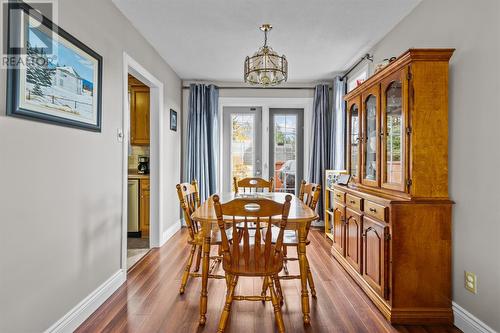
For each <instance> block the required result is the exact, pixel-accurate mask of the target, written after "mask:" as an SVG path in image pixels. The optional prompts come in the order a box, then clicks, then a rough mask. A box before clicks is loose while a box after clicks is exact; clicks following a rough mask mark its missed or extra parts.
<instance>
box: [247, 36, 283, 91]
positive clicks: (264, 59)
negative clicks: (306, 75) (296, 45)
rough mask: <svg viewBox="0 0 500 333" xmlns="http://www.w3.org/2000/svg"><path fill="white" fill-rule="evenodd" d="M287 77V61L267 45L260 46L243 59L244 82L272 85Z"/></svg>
mask: <svg viewBox="0 0 500 333" xmlns="http://www.w3.org/2000/svg"><path fill="white" fill-rule="evenodd" d="M287 79H288V61H287V60H286V58H285V56H284V55H282V56H280V55H278V53H276V52H275V51H273V49H272V48H270V47H269V46H263V47H261V48H260V49H259V50H258V51H257V52H255V54H254V55H253V56H251V57H246V59H245V82H248V83H250V84H260V85H262V86H274V85H277V84H280V83H281V82H286V80H287Z"/></svg>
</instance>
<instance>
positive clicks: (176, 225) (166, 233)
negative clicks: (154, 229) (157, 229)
mask: <svg viewBox="0 0 500 333" xmlns="http://www.w3.org/2000/svg"><path fill="white" fill-rule="evenodd" d="M181 224H182V222H181V220H177V221H175V223H174V224H172V225H171V226H170V227H168V228H167V230H165V231H164V232H163V234H162V235H161V239H160V246H162V245H163V244H165V243H166V242H167V241H168V240H169V239H170V238H171V237H172V236H173V235H175V233H176V232H177V231H179V230H180V229H181Z"/></svg>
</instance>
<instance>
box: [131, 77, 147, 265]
mask: <svg viewBox="0 0 500 333" xmlns="http://www.w3.org/2000/svg"><path fill="white" fill-rule="evenodd" d="M127 85H128V102H129V103H128V105H129V110H130V113H129V116H130V126H129V131H128V133H130V135H129V147H128V148H129V149H128V168H127V179H128V200H127V205H128V207H127V212H128V214H127V220H128V223H127V269H130V268H131V267H132V266H134V265H135V264H136V263H137V262H138V261H139V260H141V259H142V257H144V256H145V255H146V254H147V253H148V252H149V250H150V242H149V226H150V214H149V210H150V206H151V205H150V179H149V157H150V112H151V110H150V103H149V101H150V89H149V87H148V86H147V85H146V84H144V83H143V82H142V81H141V80H139V79H138V78H136V77H135V76H133V75H131V74H128V83H127Z"/></svg>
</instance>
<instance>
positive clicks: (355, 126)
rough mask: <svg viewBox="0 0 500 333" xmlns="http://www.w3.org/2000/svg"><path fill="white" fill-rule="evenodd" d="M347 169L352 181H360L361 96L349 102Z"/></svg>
mask: <svg viewBox="0 0 500 333" xmlns="http://www.w3.org/2000/svg"><path fill="white" fill-rule="evenodd" d="M347 119H348V121H347V150H348V152H347V157H348V158H347V160H348V163H347V170H348V172H349V174H350V175H351V181H352V182H354V183H359V180H360V179H361V178H360V172H361V158H360V154H361V96H356V97H354V98H352V99H351V100H349V101H348V102H347Z"/></svg>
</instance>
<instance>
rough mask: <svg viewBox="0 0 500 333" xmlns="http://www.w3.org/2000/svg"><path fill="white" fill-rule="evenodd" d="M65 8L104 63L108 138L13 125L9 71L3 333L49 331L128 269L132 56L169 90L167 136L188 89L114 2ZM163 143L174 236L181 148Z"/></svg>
mask: <svg viewBox="0 0 500 333" xmlns="http://www.w3.org/2000/svg"><path fill="white" fill-rule="evenodd" d="M58 3H59V17H58V18H59V25H60V26H61V27H62V28H63V29H65V30H66V31H68V32H69V33H70V34H72V35H74V36H75V37H76V38H78V39H79V40H81V41H82V42H83V43H85V44H86V45H88V46H89V47H90V48H92V49H93V50H95V51H96V52H97V53H99V54H100V55H102V56H103V68H104V71H103V90H102V93H103V105H102V116H103V119H102V133H92V132H87V131H82V130H78V129H72V128H66V127H61V126H55V125H49V124H44V123H40V122H36V121H29V120H23V119H17V118H13V117H6V116H5V103H6V102H5V82H6V73H5V70H2V71H0V183H1V189H0V222H1V228H2V229H1V232H0V263H1V264H0V313H1V316H0V331H1V332H41V331H43V330H45V329H47V328H48V327H50V326H51V325H52V324H53V323H54V322H56V321H57V320H58V319H59V318H61V317H62V316H63V315H65V314H66V313H67V312H68V311H69V310H70V309H72V308H73V307H74V306H75V305H76V304H78V303H79V302H80V301H81V300H82V299H84V298H85V297H86V296H87V295H89V294H90V293H91V292H92V291H93V290H95V289H96V288H97V287H98V286H99V285H101V284H102V283H103V282H104V281H106V280H107V279H108V278H109V277H111V276H112V275H113V274H114V273H115V272H117V271H118V270H119V269H120V255H121V250H120V240H121V212H122V207H121V200H122V183H121V181H122V158H123V156H122V147H121V143H119V142H118V141H117V137H116V134H117V129H118V128H121V127H122V121H123V120H122V87H123V82H122V74H123V73H122V62H123V52H124V51H125V52H127V53H128V54H129V55H131V56H132V57H133V58H134V59H135V60H137V61H138V62H139V63H140V64H141V65H143V66H144V67H145V68H146V69H148V71H150V72H151V73H153V75H155V76H156V77H157V78H158V79H159V80H161V81H162V82H163V83H164V96H165V98H164V104H165V105H164V110H165V112H166V116H165V117H164V119H165V123H164V124H163V126H168V119H169V117H168V112H169V109H170V108H172V109H174V110H180V108H181V81H180V79H179V78H178V76H177V75H176V74H175V73H174V72H173V71H172V69H171V68H170V67H169V66H168V64H166V63H165V62H164V61H163V60H162V58H161V57H160V56H159V55H158V54H157V53H156V52H155V51H154V49H153V48H152V47H151V46H150V45H149V44H148V43H147V42H146V40H145V39H144V38H143V37H142V36H141V35H140V34H139V33H138V32H137V31H136V30H135V29H134V28H133V27H132V25H131V24H130V23H129V22H128V21H127V20H126V19H125V17H124V16H122V14H121V13H120V12H119V10H118V9H117V8H116V7H115V6H114V5H113V4H112V3H111V1H109V0H106V1H102V0H86V1H78V0H63V1H59V2H58ZM164 133H165V134H164V140H165V144H164V145H163V147H164V151H163V154H164V156H165V165H164V170H162V171H163V173H164V174H165V177H164V188H165V189H166V197H165V199H166V201H165V202H166V204H167V205H166V206H165V209H164V212H165V214H164V215H165V219H166V220H167V221H165V222H164V225H165V228H168V227H170V226H171V225H172V223H174V222H176V221H177V220H178V218H179V217H178V214H177V211H178V205H177V203H176V202H175V198H176V197H175V184H176V183H177V182H178V180H179V178H180V165H179V160H180V141H181V138H180V132H179V131H178V132H172V131H170V130H169V129H168V127H166V129H165V131H164ZM170 189H171V190H170Z"/></svg>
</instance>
